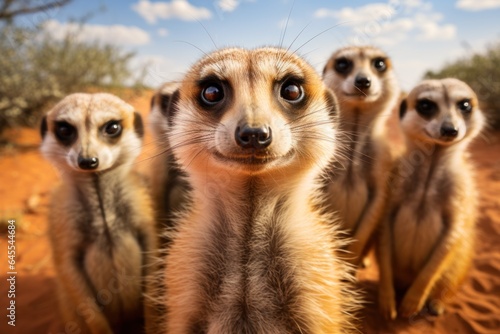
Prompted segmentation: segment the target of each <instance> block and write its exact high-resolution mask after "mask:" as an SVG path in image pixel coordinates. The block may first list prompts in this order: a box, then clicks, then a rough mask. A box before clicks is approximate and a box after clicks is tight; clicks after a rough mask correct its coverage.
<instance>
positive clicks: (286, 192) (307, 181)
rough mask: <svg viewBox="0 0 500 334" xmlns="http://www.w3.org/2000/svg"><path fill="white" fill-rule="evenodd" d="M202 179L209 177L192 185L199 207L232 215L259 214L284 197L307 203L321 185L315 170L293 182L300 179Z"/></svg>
mask: <svg viewBox="0 0 500 334" xmlns="http://www.w3.org/2000/svg"><path fill="white" fill-rule="evenodd" d="M202 180H207V179H206V178H202V179H200V180H197V181H194V182H197V183H194V187H193V188H194V189H195V190H194V194H193V196H194V198H195V199H196V200H194V201H193V202H194V203H195V206H196V205H198V206H200V208H199V209H209V210H220V209H222V210H224V211H227V214H228V215H230V216H232V215H234V214H237V213H244V212H246V214H244V215H248V214H252V213H253V214H254V215H258V212H259V210H260V209H263V208H266V207H269V205H270V203H276V202H278V201H281V200H285V199H293V198H301V201H299V202H304V203H305V201H306V200H307V197H308V196H311V195H312V194H314V189H315V187H318V186H317V183H316V182H317V180H316V178H315V177H314V173H311V174H310V175H305V176H304V177H303V178H302V179H301V180H300V181H294V180H297V178H293V177H290V178H289V179H288V181H286V180H285V178H284V176H276V177H272V178H271V177H269V178H266V177H260V176H250V177H249V176H244V177H239V178H238V177H232V178H230V179H229V178H228V179H224V178H222V179H220V180H216V179H213V180H212V181H208V182H203V181H202ZM197 185H199V186H197ZM303 206H304V207H307V205H303Z"/></svg>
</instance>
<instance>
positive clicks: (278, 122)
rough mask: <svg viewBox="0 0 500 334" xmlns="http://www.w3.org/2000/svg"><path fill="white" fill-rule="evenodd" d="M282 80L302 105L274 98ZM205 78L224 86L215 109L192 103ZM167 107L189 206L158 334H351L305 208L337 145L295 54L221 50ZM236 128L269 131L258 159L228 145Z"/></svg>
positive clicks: (324, 104) (351, 301)
mask: <svg viewBox="0 0 500 334" xmlns="http://www.w3.org/2000/svg"><path fill="white" fill-rule="evenodd" d="M292 77H293V78H295V79H297V80H298V81H300V82H301V86H302V88H303V92H304V100H303V101H305V102H304V103H303V104H300V105H294V104H293V103H289V102H287V101H285V100H284V99H283V98H282V97H280V85H281V84H282V83H283V81H284V80H286V79H288V78H292ZM206 78H210V80H211V81H213V82H223V83H224V87H225V88H224V92H225V97H224V99H223V100H222V102H220V103H221V104H220V105H219V107H220V108H218V109H217V108H216V109H210V108H207V107H204V105H203V104H201V103H200V102H199V101H200V94H201V91H202V89H203V82H204V80H205V79H206ZM173 101H174V102H175V103H174V104H173V108H172V109H171V110H169V112H168V115H167V119H168V120H169V121H170V122H171V124H172V126H171V131H170V133H169V136H168V137H169V141H170V143H171V146H172V149H173V152H174V154H175V155H176V156H177V157H178V159H179V162H180V164H181V165H182V167H183V168H185V169H186V171H187V174H188V180H189V183H190V184H191V185H192V186H193V204H192V206H191V207H190V209H189V210H188V211H187V212H186V213H185V214H184V215H183V216H182V217H181V218H180V219H179V221H177V222H176V226H177V229H178V232H177V233H176V235H175V238H174V241H173V243H172V246H171V248H170V249H169V254H168V256H167V259H166V263H167V264H166V267H167V270H166V272H165V275H166V286H167V297H166V305H167V311H168V313H167V321H166V325H167V333H207V334H215V333H217V334H221V333H346V332H350V331H351V329H352V322H351V321H352V313H353V311H354V310H355V309H356V305H357V300H358V298H357V296H356V295H355V293H354V292H353V291H352V289H350V288H349V285H348V283H347V282H348V281H350V279H351V278H350V277H349V275H348V274H347V272H348V268H347V267H346V265H345V264H344V263H343V262H341V261H339V260H338V255H337V250H338V249H339V248H340V247H341V246H342V244H341V243H340V242H339V241H338V240H337V239H338V236H337V231H336V230H335V228H334V227H332V226H331V225H330V224H328V223H329V222H330V221H331V218H330V217H327V216H323V215H320V214H319V212H318V211H317V210H316V209H315V208H316V207H317V205H316V204H315V201H316V199H315V198H316V197H317V196H318V192H319V187H320V184H319V182H318V181H319V180H318V178H319V176H320V174H321V173H322V172H323V170H324V169H325V167H327V166H329V164H330V161H331V160H332V158H333V157H334V155H335V153H334V152H335V151H336V148H337V146H338V142H337V126H338V124H337V116H336V114H337V106H336V102H335V97H334V95H333V94H332V93H331V92H330V91H329V90H328V89H327V88H326V87H325V86H324V85H323V83H322V81H321V79H320V78H319V76H318V75H317V74H316V73H315V72H314V70H313V69H312V68H311V66H309V65H308V64H306V63H305V62H304V61H303V60H302V59H300V58H299V57H297V56H296V55H294V54H291V53H288V52H286V51H284V50H281V49H276V48H261V49H255V50H244V49H237V48H231V49H223V50H219V51H216V52H214V53H211V54H208V55H207V56H206V57H204V58H203V59H201V60H200V61H199V62H197V63H196V64H194V65H193V66H192V67H191V69H190V70H189V72H188V73H187V75H186V77H185V79H184V81H183V82H182V84H181V87H180V90H179V91H178V93H177V95H176V94H174V97H173ZM245 123H246V124H250V125H251V126H262V125H268V126H270V127H271V129H272V136H273V140H272V143H271V144H270V145H269V147H267V149H266V150H261V151H252V150H244V149H242V148H241V147H239V146H238V145H237V143H236V140H235V130H236V127H237V126H238V124H240V125H241V124H245ZM348 290H349V291H348Z"/></svg>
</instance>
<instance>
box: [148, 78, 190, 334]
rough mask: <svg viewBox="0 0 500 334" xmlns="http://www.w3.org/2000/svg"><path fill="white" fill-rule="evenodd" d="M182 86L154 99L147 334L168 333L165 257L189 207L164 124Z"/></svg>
mask: <svg viewBox="0 0 500 334" xmlns="http://www.w3.org/2000/svg"><path fill="white" fill-rule="evenodd" d="M179 86H180V85H179V83H176V82H168V83H165V84H163V85H162V86H161V87H160V88H159V89H158V90H157V91H156V93H155V94H154V95H153V97H152V99H151V111H150V114H149V120H150V124H151V130H152V135H153V139H154V141H155V143H156V148H157V153H156V154H155V157H154V160H153V164H152V165H151V173H150V179H151V193H152V197H153V202H154V207H155V218H156V219H155V220H156V231H157V235H158V243H159V248H158V251H157V254H156V256H155V258H156V261H155V264H154V266H153V267H154V273H151V275H150V276H149V278H148V282H147V288H146V290H147V291H146V309H147V310H146V326H145V328H146V333H148V334H157V333H162V332H165V320H164V318H165V316H166V308H165V301H164V300H165V289H166V288H165V276H164V273H165V261H164V260H165V255H166V252H167V250H168V246H169V245H170V242H171V238H170V236H171V235H172V234H171V233H169V231H171V230H172V229H175V226H174V221H175V217H176V216H177V215H179V213H180V212H181V210H182V209H183V208H185V207H186V206H188V205H189V191H190V187H189V184H188V183H187V181H186V178H185V177H186V176H185V173H184V172H183V171H182V170H181V169H180V168H179V166H178V164H177V161H176V158H175V157H174V155H173V154H172V150H171V146H170V143H169V140H168V137H167V135H168V132H169V126H168V124H167V122H165V121H164V120H165V117H166V113H167V108H168V106H169V104H170V100H171V97H172V94H173V93H174V92H175V91H176V90H177V89H178V88H179Z"/></svg>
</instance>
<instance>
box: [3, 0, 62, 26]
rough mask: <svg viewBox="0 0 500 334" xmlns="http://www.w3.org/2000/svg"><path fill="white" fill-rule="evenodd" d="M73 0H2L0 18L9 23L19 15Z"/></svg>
mask: <svg viewBox="0 0 500 334" xmlns="http://www.w3.org/2000/svg"><path fill="white" fill-rule="evenodd" d="M70 1H71V0H52V1H50V0H47V1H44V2H42V3H40V1H36V0H35V1H33V0H2V1H1V2H0V3H1V5H0V20H3V21H7V22H9V23H11V22H12V20H13V19H14V18H15V17H16V16H19V15H25V14H33V13H38V12H46V11H49V10H52V9H55V8H59V7H62V6H64V5H66V4H68V3H69V2H70Z"/></svg>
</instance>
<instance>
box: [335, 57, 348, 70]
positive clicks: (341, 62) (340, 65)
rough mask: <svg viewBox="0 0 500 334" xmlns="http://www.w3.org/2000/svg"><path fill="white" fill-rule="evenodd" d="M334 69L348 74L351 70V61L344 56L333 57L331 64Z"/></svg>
mask: <svg viewBox="0 0 500 334" xmlns="http://www.w3.org/2000/svg"><path fill="white" fill-rule="evenodd" d="M333 67H334V69H335V71H336V72H337V73H340V74H348V73H349V72H350V71H351V70H352V61H351V60H350V59H347V58H345V57H342V58H338V59H335V64H334V65H333Z"/></svg>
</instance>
